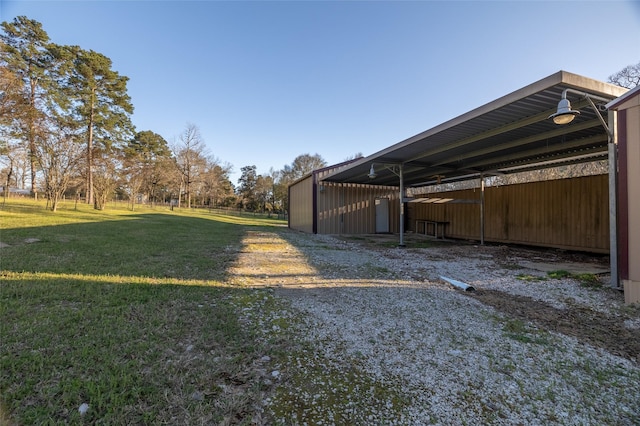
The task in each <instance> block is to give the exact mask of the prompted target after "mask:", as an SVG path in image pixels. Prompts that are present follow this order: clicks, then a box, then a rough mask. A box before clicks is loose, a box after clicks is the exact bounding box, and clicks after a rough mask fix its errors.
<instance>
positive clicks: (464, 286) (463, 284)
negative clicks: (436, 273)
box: [440, 275, 476, 291]
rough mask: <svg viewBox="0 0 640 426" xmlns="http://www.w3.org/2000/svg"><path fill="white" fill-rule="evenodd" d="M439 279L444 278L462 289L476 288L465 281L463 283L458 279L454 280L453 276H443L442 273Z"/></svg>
mask: <svg viewBox="0 0 640 426" xmlns="http://www.w3.org/2000/svg"><path fill="white" fill-rule="evenodd" d="M440 279H442V280H445V281H446V282H448V283H449V284H451V285H453V286H455V287H458V288H461V289H462V290H464V291H475V290H476V289H475V288H474V287H473V286H471V285H469V284H466V283H463V282H462V281H458V280H454V279H453V278H447V277H443V276H442V275H440Z"/></svg>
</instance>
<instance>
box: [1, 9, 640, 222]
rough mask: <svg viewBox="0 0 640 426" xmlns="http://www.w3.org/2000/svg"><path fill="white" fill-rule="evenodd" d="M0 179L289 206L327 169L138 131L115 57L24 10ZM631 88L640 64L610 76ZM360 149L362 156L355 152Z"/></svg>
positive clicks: (191, 131)
mask: <svg viewBox="0 0 640 426" xmlns="http://www.w3.org/2000/svg"><path fill="white" fill-rule="evenodd" d="M0 27H1V28H2V32H0V55H1V56H0V178H1V181H0V184H1V185H2V186H3V192H4V196H5V197H6V196H7V195H8V194H9V191H10V188H11V186H13V187H15V188H22V189H25V188H27V187H28V192H29V193H30V194H32V195H33V196H36V195H37V194H38V193H44V195H45V197H46V199H47V203H48V206H49V208H51V210H54V211H55V210H56V208H57V206H58V203H59V201H60V200H61V199H63V198H64V197H75V198H76V199H78V200H80V199H82V200H84V201H85V202H86V203H88V204H93V206H94V207H95V208H96V209H104V208H105V207H106V205H107V202H108V201H109V200H110V199H111V198H112V197H114V196H117V197H119V198H120V199H126V200H128V201H129V202H130V203H131V208H133V207H134V205H135V204H136V203H139V202H146V203H151V204H153V203H172V204H174V203H175V204H177V205H178V206H182V205H184V206H186V207H192V206H213V207H231V206H233V207H241V208H244V209H247V210H250V211H270V212H282V211H286V210H287V209H288V194H287V192H288V191H287V187H288V185H289V184H290V183H292V182H293V181H295V180H296V179H299V178H300V177H302V176H304V175H305V174H307V173H310V172H311V171H313V170H315V169H318V168H321V167H325V166H326V162H325V161H324V160H323V159H322V157H321V156H320V155H318V154H314V155H311V154H302V155H299V156H298V157H296V158H295V159H294V160H293V162H292V163H291V164H290V165H285V166H284V167H283V169H281V170H274V169H273V168H272V169H271V170H270V171H269V173H267V174H265V175H258V174H257V170H256V167H255V166H252V165H250V166H245V167H242V168H241V172H242V175H241V177H240V179H239V181H238V186H237V187H235V186H234V185H233V184H232V183H231V181H230V179H229V176H230V173H231V172H232V170H233V166H232V165H230V164H228V163H223V162H222V161H221V160H220V159H218V158H216V157H215V156H213V155H210V154H209V153H208V152H207V149H206V145H205V142H204V140H203V138H202V136H201V134H200V131H199V129H198V127H197V126H196V125H195V124H190V123H189V124H187V125H186V126H185V128H184V130H183V131H182V132H181V133H180V134H179V136H178V137H177V138H176V140H175V141H174V143H173V144H172V145H171V146H170V145H169V143H168V142H167V141H166V140H165V139H164V138H163V137H162V136H160V135H159V134H157V133H154V132H153V131H151V130H144V131H137V130H136V129H135V128H134V126H133V124H132V122H131V115H132V114H133V110H134V108H133V105H132V103H131V99H130V97H129V95H128V94H127V83H128V80H129V79H128V77H126V76H123V75H120V74H119V73H118V72H117V71H115V70H113V65H112V62H111V60H110V59H109V58H108V57H106V56H104V55H103V54H101V53H98V52H95V51H93V50H86V49H83V48H81V47H80V46H63V45H58V44H56V43H53V42H52V41H51V40H50V39H49V36H48V35H47V33H46V31H45V30H44V29H43V28H42V24H40V23H39V22H37V21H35V20H31V19H29V18H27V17H26V16H19V17H16V18H15V19H14V20H13V21H12V22H3V23H2V24H0ZM609 82H611V83H615V84H618V85H620V86H624V87H635V86H636V85H638V83H639V82H640V63H638V64H635V65H630V66H628V67H626V68H624V69H623V70H621V71H619V72H618V73H616V74H613V75H611V76H610V77H609ZM360 156H362V154H360V153H358V154H356V155H355V156H354V157H350V158H357V157H360Z"/></svg>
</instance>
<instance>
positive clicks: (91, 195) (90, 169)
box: [87, 89, 97, 208]
mask: <svg viewBox="0 0 640 426" xmlns="http://www.w3.org/2000/svg"><path fill="white" fill-rule="evenodd" d="M94 96H95V89H93V91H92V92H91V105H90V108H91V112H90V114H89V127H88V129H87V134H88V138H87V204H94V199H93V198H94V190H93V120H94ZM94 207H95V208H97V206H95V205H94Z"/></svg>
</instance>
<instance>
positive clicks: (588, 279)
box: [547, 270, 602, 290]
mask: <svg viewBox="0 0 640 426" xmlns="http://www.w3.org/2000/svg"><path fill="white" fill-rule="evenodd" d="M547 275H548V276H549V278H553V279H563V278H572V279H574V280H576V281H578V283H580V286H581V287H585V288H589V289H592V290H599V289H602V283H601V282H600V280H599V279H598V276H597V275H595V274H589V273H579V274H575V273H571V272H568V271H564V270H558V271H550V272H548V273H547Z"/></svg>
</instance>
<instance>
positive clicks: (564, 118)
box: [549, 93, 580, 124]
mask: <svg viewBox="0 0 640 426" xmlns="http://www.w3.org/2000/svg"><path fill="white" fill-rule="evenodd" d="M565 96H566V93H563V97H562V99H560V102H558V111H557V112H556V113H555V114H551V115H550V116H549V118H551V119H552V120H553V122H554V123H556V124H569V123H571V122H572V121H573V119H574V118H576V116H577V115H580V111H576V110H574V109H571V102H569V99H567V98H566V97H565Z"/></svg>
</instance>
